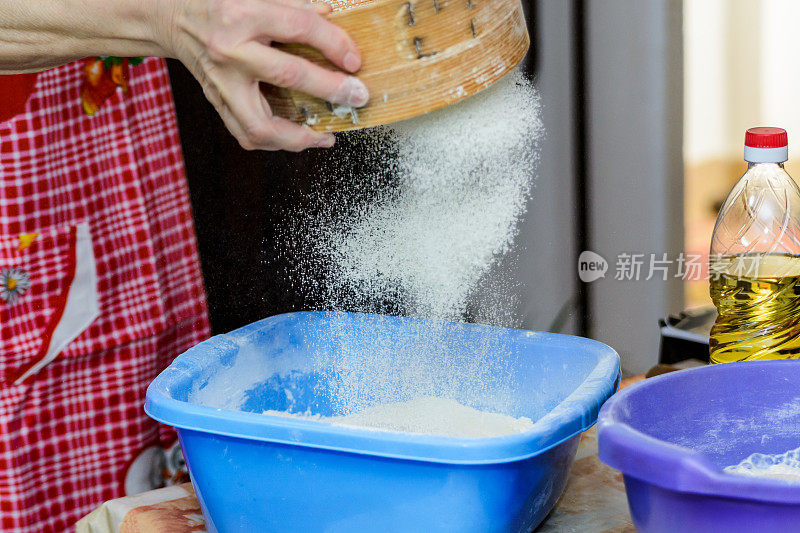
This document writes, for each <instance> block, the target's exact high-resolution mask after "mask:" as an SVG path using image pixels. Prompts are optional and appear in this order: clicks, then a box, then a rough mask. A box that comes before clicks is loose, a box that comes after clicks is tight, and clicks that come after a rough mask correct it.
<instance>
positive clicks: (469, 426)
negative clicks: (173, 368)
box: [264, 396, 533, 438]
mask: <svg viewBox="0 0 800 533" xmlns="http://www.w3.org/2000/svg"><path fill="white" fill-rule="evenodd" d="M264 414H265V415H273V416H281V417H289V418H299V419H304V420H316V421H319V422H327V423H329V424H335V425H340V426H351V427H360V428H371V429H376V430H382V431H395V432H404V433H424V434H428V435H440V436H446V437H456V438H480V437H498V436H502V435H512V434H514V433H521V432H524V431H527V430H529V429H530V428H532V427H533V422H532V421H531V419H530V418H526V417H520V418H514V417H511V416H508V415H503V414H499V413H487V412H484V411H479V410H477V409H473V408H471V407H466V406H464V405H461V404H460V403H458V402H457V401H455V400H450V399H447V398H433V397H429V396H428V397H422V398H417V399H414V400H410V401H406V402H391V403H385V404H381V405H377V406H374V407H369V408H366V409H364V410H361V411H358V412H355V413H352V414H349V415H345V416H329V417H325V416H319V415H313V414H296V413H288V412H286V411H265V412H264Z"/></svg>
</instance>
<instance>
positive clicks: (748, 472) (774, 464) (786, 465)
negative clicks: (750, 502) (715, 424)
mask: <svg viewBox="0 0 800 533" xmlns="http://www.w3.org/2000/svg"><path fill="white" fill-rule="evenodd" d="M724 471H725V472H727V473H728V474H736V475H740V476H750V477H763V478H770V479H776V480H780V481H784V482H786V483H792V484H795V483H800V448H797V449H794V450H790V451H788V452H786V453H780V454H775V455H766V454H762V453H754V454H752V455H751V456H750V457H748V458H747V459H745V460H743V461H742V462H741V463H739V464H737V465H732V466H728V467H725V469H724Z"/></svg>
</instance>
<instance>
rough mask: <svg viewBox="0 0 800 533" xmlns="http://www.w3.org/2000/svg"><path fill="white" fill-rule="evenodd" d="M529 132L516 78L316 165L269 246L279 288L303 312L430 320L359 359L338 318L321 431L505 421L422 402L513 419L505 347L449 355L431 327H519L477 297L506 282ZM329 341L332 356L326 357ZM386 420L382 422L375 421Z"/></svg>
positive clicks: (448, 427) (533, 114) (524, 184)
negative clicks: (276, 247)
mask: <svg viewBox="0 0 800 533" xmlns="http://www.w3.org/2000/svg"><path fill="white" fill-rule="evenodd" d="M542 134H543V127H542V122H541V119H540V102H539V96H538V93H537V91H536V90H535V88H534V87H533V86H532V85H531V83H530V82H529V81H528V80H527V79H526V78H525V76H524V75H523V74H522V72H521V71H520V70H516V71H514V72H512V73H510V74H508V75H507V76H505V77H504V78H503V79H501V80H499V81H498V82H496V83H495V84H493V85H492V86H490V87H489V88H487V89H485V90H484V91H482V92H480V93H478V94H476V95H473V96H471V97H469V98H467V99H465V100H463V101H461V102H459V103H456V104H453V105H451V106H447V107H445V108H443V109H440V110H438V111H434V112H431V113H428V114H426V115H423V116H420V117H416V118H413V119H410V120H406V121H403V122H399V123H395V124H391V125H388V126H384V127H379V128H373V129H370V130H366V131H361V132H357V133H355V134H350V135H345V136H342V137H340V141H341V144H343V145H347V146H351V147H352V150H341V149H340V150H339V151H338V152H336V153H337V154H338V155H337V159H336V160H334V161H329V162H328V163H326V164H322V165H321V167H320V168H319V169H318V172H319V174H318V175H317V176H316V177H313V179H312V186H311V187H312V188H311V190H310V192H309V193H308V194H307V198H306V203H305V204H304V207H303V208H302V209H301V210H300V211H297V212H291V213H288V215H289V216H288V217H287V218H288V219H289V220H290V223H289V225H288V227H287V228H284V230H283V234H282V235H280V239H279V241H280V242H281V243H282V245H283V246H284V247H285V250H284V252H285V254H284V255H285V257H286V258H290V260H291V261H293V262H294V267H293V268H291V269H290V271H289V272H288V274H289V279H291V280H292V282H293V283H295V284H296V287H297V288H299V289H300V292H301V293H303V294H304V295H305V297H306V298H307V299H308V301H311V302H314V303H313V304H312V305H311V307H315V308H321V309H325V310H334V311H357V312H368V313H378V314H384V315H403V316H411V317H418V318H424V319H428V320H429V322H426V323H420V324H417V325H415V326H414V327H413V328H406V329H405V330H404V332H403V335H404V337H403V338H390V339H381V340H378V341H375V342H372V343H371V345H370V346H369V351H368V353H366V352H364V348H363V347H360V348H359V347H354V346H356V345H357V343H352V342H349V341H347V340H346V339H347V335H348V334H349V329H348V324H347V322H346V321H344V322H342V324H341V327H337V325H336V324H332V325H330V327H329V330H328V331H327V332H326V338H325V340H324V341H323V342H322V343H321V346H320V350H319V352H320V353H321V354H322V355H316V356H315V357H316V358H317V360H316V361H315V367H316V368H319V369H322V370H320V373H321V374H320V375H321V376H323V379H324V380H325V384H324V386H323V385H320V387H321V390H320V391H319V394H320V395H323V394H324V395H325V397H326V398H328V399H329V402H330V405H331V406H332V408H333V409H334V412H335V413H337V414H343V415H345V416H344V417H343V418H330V419H327V420H329V421H333V422H335V423H353V424H360V423H361V422H364V423H366V422H369V421H370V420H382V421H381V422H380V423H379V424H378V426H380V427H407V428H416V429H418V430H420V431H422V432H427V429H431V430H433V429H435V428H436V427H439V428H440V429H441V430H442V431H443V432H444V433H446V434H453V432H457V431H462V429H458V428H457V426H460V425H463V424H461V423H460V422H459V420H461V421H467V420H472V421H473V422H475V424H476V425H477V426H480V424H479V423H478V422H477V421H478V420H484V421H485V423H486V424H487V426H486V427H490V428H494V429H492V431H494V430H495V429H497V428H499V427H500V426H502V423H501V421H504V422H509V421H510V420H513V419H510V418H509V419H505V418H497V417H502V416H503V415H497V414H487V413H481V412H479V411H474V410H470V411H465V410H468V409H470V408H467V407H464V406H463V405H459V404H458V403H455V401H452V400H431V399H430V398H428V399H426V397H436V398H457V399H459V401H461V402H462V404H468V405H474V406H480V407H481V408H482V409H486V410H488V411H492V412H495V413H496V412H514V409H513V408H512V404H514V402H516V401H517V400H516V399H515V398H514V397H513V394H512V392H511V389H512V388H511V386H510V385H509V383H510V382H511V379H510V377H509V374H508V369H509V368H510V363H509V361H510V359H511V358H512V357H513V354H511V353H510V351H509V349H507V347H506V346H505V342H506V341H505V340H503V339H502V338H501V337H500V336H497V335H495V336H493V335H491V334H486V335H484V336H483V337H481V341H480V343H474V344H473V345H471V346H469V347H468V349H467V348H465V347H464V346H462V345H458V346H454V345H453V341H452V337H451V336H450V334H449V333H448V331H449V330H448V329H447V328H446V327H443V324H444V322H445V321H449V322H463V321H475V320H480V321H482V322H485V323H491V324H494V325H501V326H517V325H518V324H517V322H516V321H515V320H514V319H513V316H514V313H513V311H511V309H513V308H514V305H515V302H514V301H513V300H512V299H508V298H504V297H494V298H493V300H491V303H490V304H487V303H486V302H480V303H478V302H477V299H478V297H480V296H481V293H482V291H483V292H487V291H488V292H491V293H492V294H493V295H497V294H501V293H504V290H505V289H508V288H509V287H510V286H511V284H512V282H511V281H510V278H509V279H506V278H505V277H503V276H502V275H501V274H500V273H499V272H497V270H498V269H497V268H496V267H497V266H498V264H499V262H500V260H501V259H502V258H503V257H504V256H505V255H506V252H508V250H509V249H510V248H511V246H512V244H513V241H514V238H515V236H516V233H517V226H518V222H519V219H520V217H521V216H522V215H523V213H524V212H525V209H526V205H527V202H528V199H529V197H530V192H531V188H532V184H533V178H534V171H535V167H536V164H537V161H538V153H539V152H538V143H539V140H540V138H541V137H542ZM322 184H324V185H322ZM315 185H316V187H318V188H319V189H317V188H314V187H315ZM505 293H506V294H511V293H513V291H512V290H505ZM337 337H338V338H339V339H340V340H339V341H337V340H336V339H337ZM331 339H333V341H331ZM331 342H338V343H339V344H340V345H341V346H342V348H341V350H339V351H336V352H334V353H331V352H330V350H327V349H326V348H325V346H324V345H326V344H330V343H331ZM311 349H313V347H311ZM401 352H402V353H401ZM323 388H324V390H322V389H323ZM431 401H434V402H439V403H434V404H430V405H428V407H430V410H429V411H428V412H429V413H430V417H431V418H430V419H429V418H425V419H417V420H416V421H415V422H414V423H411V422H412V421H411V420H408V419H407V418H404V416H405V415H406V414H408V413H410V411H409V410H408V409H409V406H415V405H417V404H416V403H415V402H431ZM398 402H402V403H398ZM441 402H445V403H441ZM447 402H452V403H447ZM373 408H374V410H373ZM354 413H364V414H363V415H362V414H354ZM391 413H394V416H396V418H397V420H396V421H395V422H391V421H389V420H388V419H385V418H383V416H382V415H386V416H389V415H390V414H391ZM449 416H452V417H455V418H454V419H453V420H449V421H448V420H447V418H448V417H449ZM470 417H472V418H470ZM436 420H438V422H436V423H435V424H434V422H435V421H436ZM504 422H503V423H504ZM429 423H430V425H429ZM393 424H398V425H393ZM436 424H439V426H437V425H436ZM441 424H445V425H444V426H441ZM467 425H469V424H467ZM426 428H427V429H426ZM409 430H411V429H409ZM437 431H439V430H437ZM476 431H482V430H476Z"/></svg>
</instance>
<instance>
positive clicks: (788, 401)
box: [598, 360, 800, 533]
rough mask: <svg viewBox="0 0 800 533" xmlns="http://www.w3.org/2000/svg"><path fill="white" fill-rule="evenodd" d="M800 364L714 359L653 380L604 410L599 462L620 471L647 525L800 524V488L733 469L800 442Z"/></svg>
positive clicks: (728, 527)
mask: <svg viewBox="0 0 800 533" xmlns="http://www.w3.org/2000/svg"><path fill="white" fill-rule="evenodd" d="M798 384H800V362H799V361H791V360H789V361H760V362H755V361H753V362H745V363H730V364H724V365H713V366H709V367H703V368H698V369H693V370H683V371H679V372H673V373H670V374H666V375H663V376H659V377H656V378H651V379H647V380H645V381H642V382H640V383H637V384H636V385H633V386H631V387H628V388H626V389H624V390H623V391H621V392H619V393H617V394H616V395H615V396H614V397H613V398H611V400H609V401H608V402H607V403H606V404H605V406H604V407H603V409H602V410H601V412H600V418H599V421H598V431H599V446H600V459H601V460H602V461H604V462H605V463H606V464H608V465H610V466H612V467H614V468H616V469H617V470H620V471H622V473H623V474H624V478H625V488H626V491H627V494H628V504H629V506H630V510H631V515H632V517H633V523H634V525H635V526H636V529H637V530H638V531H641V532H646V533H650V532H653V533H655V532H670V533H672V532H675V531H692V532H717V531H725V532H726V533H731V532H754V531H769V532H782V531H786V532H789V531H792V532H797V531H800V485H790V484H787V483H782V482H780V481H776V480H772V479H762V478H752V477H743V476H738V475H734V474H727V473H725V472H723V471H722V469H723V468H725V467H726V466H730V465H735V464H738V463H739V462H741V461H742V460H743V459H746V458H747V457H748V456H750V454H752V453H756V452H757V453H765V454H778V453H784V452H786V451H789V450H793V449H795V448H797V447H798V446H800V386H798Z"/></svg>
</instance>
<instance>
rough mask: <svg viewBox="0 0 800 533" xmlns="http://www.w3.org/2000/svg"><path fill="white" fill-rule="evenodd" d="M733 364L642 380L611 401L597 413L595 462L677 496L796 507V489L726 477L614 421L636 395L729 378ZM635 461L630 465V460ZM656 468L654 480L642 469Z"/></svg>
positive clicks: (799, 493)
mask: <svg viewBox="0 0 800 533" xmlns="http://www.w3.org/2000/svg"><path fill="white" fill-rule="evenodd" d="M736 364H737V363H727V364H716V365H709V366H704V367H697V368H690V369H684V370H678V371H675V372H670V373H668V374H662V375H660V376H655V377H652V378H648V379H645V380H643V381H640V382H638V383H635V384H633V385H630V386H628V387H626V388H625V389H623V390H621V391H619V392H617V393H616V394H615V395H614V396H612V397H611V398H610V399H609V400H608V401H607V402H606V403H605V404H604V405H603V407H602V408H601V409H600V414H599V415H598V419H597V428H598V446H599V458H600V460H601V461H603V462H604V463H606V464H607V465H609V466H611V467H612V468H615V469H617V470H619V471H621V472H622V474H623V475H625V476H630V477H633V478H636V479H638V480H640V481H643V482H646V483H650V484H652V485H656V486H659V487H661V488H664V489H668V490H673V491H676V492H681V493H687V494H697V495H704V496H713V497H720V498H731V499H739V500H755V501H761V502H771V503H782V504H800V484H791V483H786V482H781V481H778V480H774V479H770V478H759V477H750V476H737V475H735V474H726V473H725V472H723V471H722V470H721V469H719V468H718V467H716V466H715V465H713V464H712V463H711V462H710V461H709V460H708V459H707V458H706V457H705V456H703V455H702V454H701V453H700V452H697V451H694V450H692V449H690V448H688V447H686V446H680V445H677V444H672V443H668V442H665V441H663V440H660V439H656V438H654V437H651V436H649V435H646V434H645V433H643V432H641V431H638V430H636V429H634V428H632V427H631V426H630V425H628V424H626V423H625V422H622V421H620V420H618V419H617V414H618V409H619V406H620V404H621V403H623V402H624V400H625V399H626V398H627V397H628V396H630V395H631V394H634V393H636V392H638V391H640V390H643V389H647V388H649V387H653V386H658V385H659V384H662V383H664V382H669V381H672V380H679V379H682V376H685V375H686V373H688V372H695V373H698V372H706V373H715V372H730V371H733V370H732V369H733V368H735V367H734V365H736ZM738 364H746V365H748V366H750V365H753V366H756V365H757V366H766V367H772V366H781V365H786V366H788V365H792V364H794V365H800V361H795V360H791V359H771V360H766V361H747V362H743V363H738ZM634 456H635V457H636V460H635V461H634V460H631V459H630V458H631V457H634ZM652 464H658V465H659V466H660V470H659V472H660V473H659V475H658V476H655V475H653V474H652V471H651V470H650V468H648V467H646V466H645V465H652Z"/></svg>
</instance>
